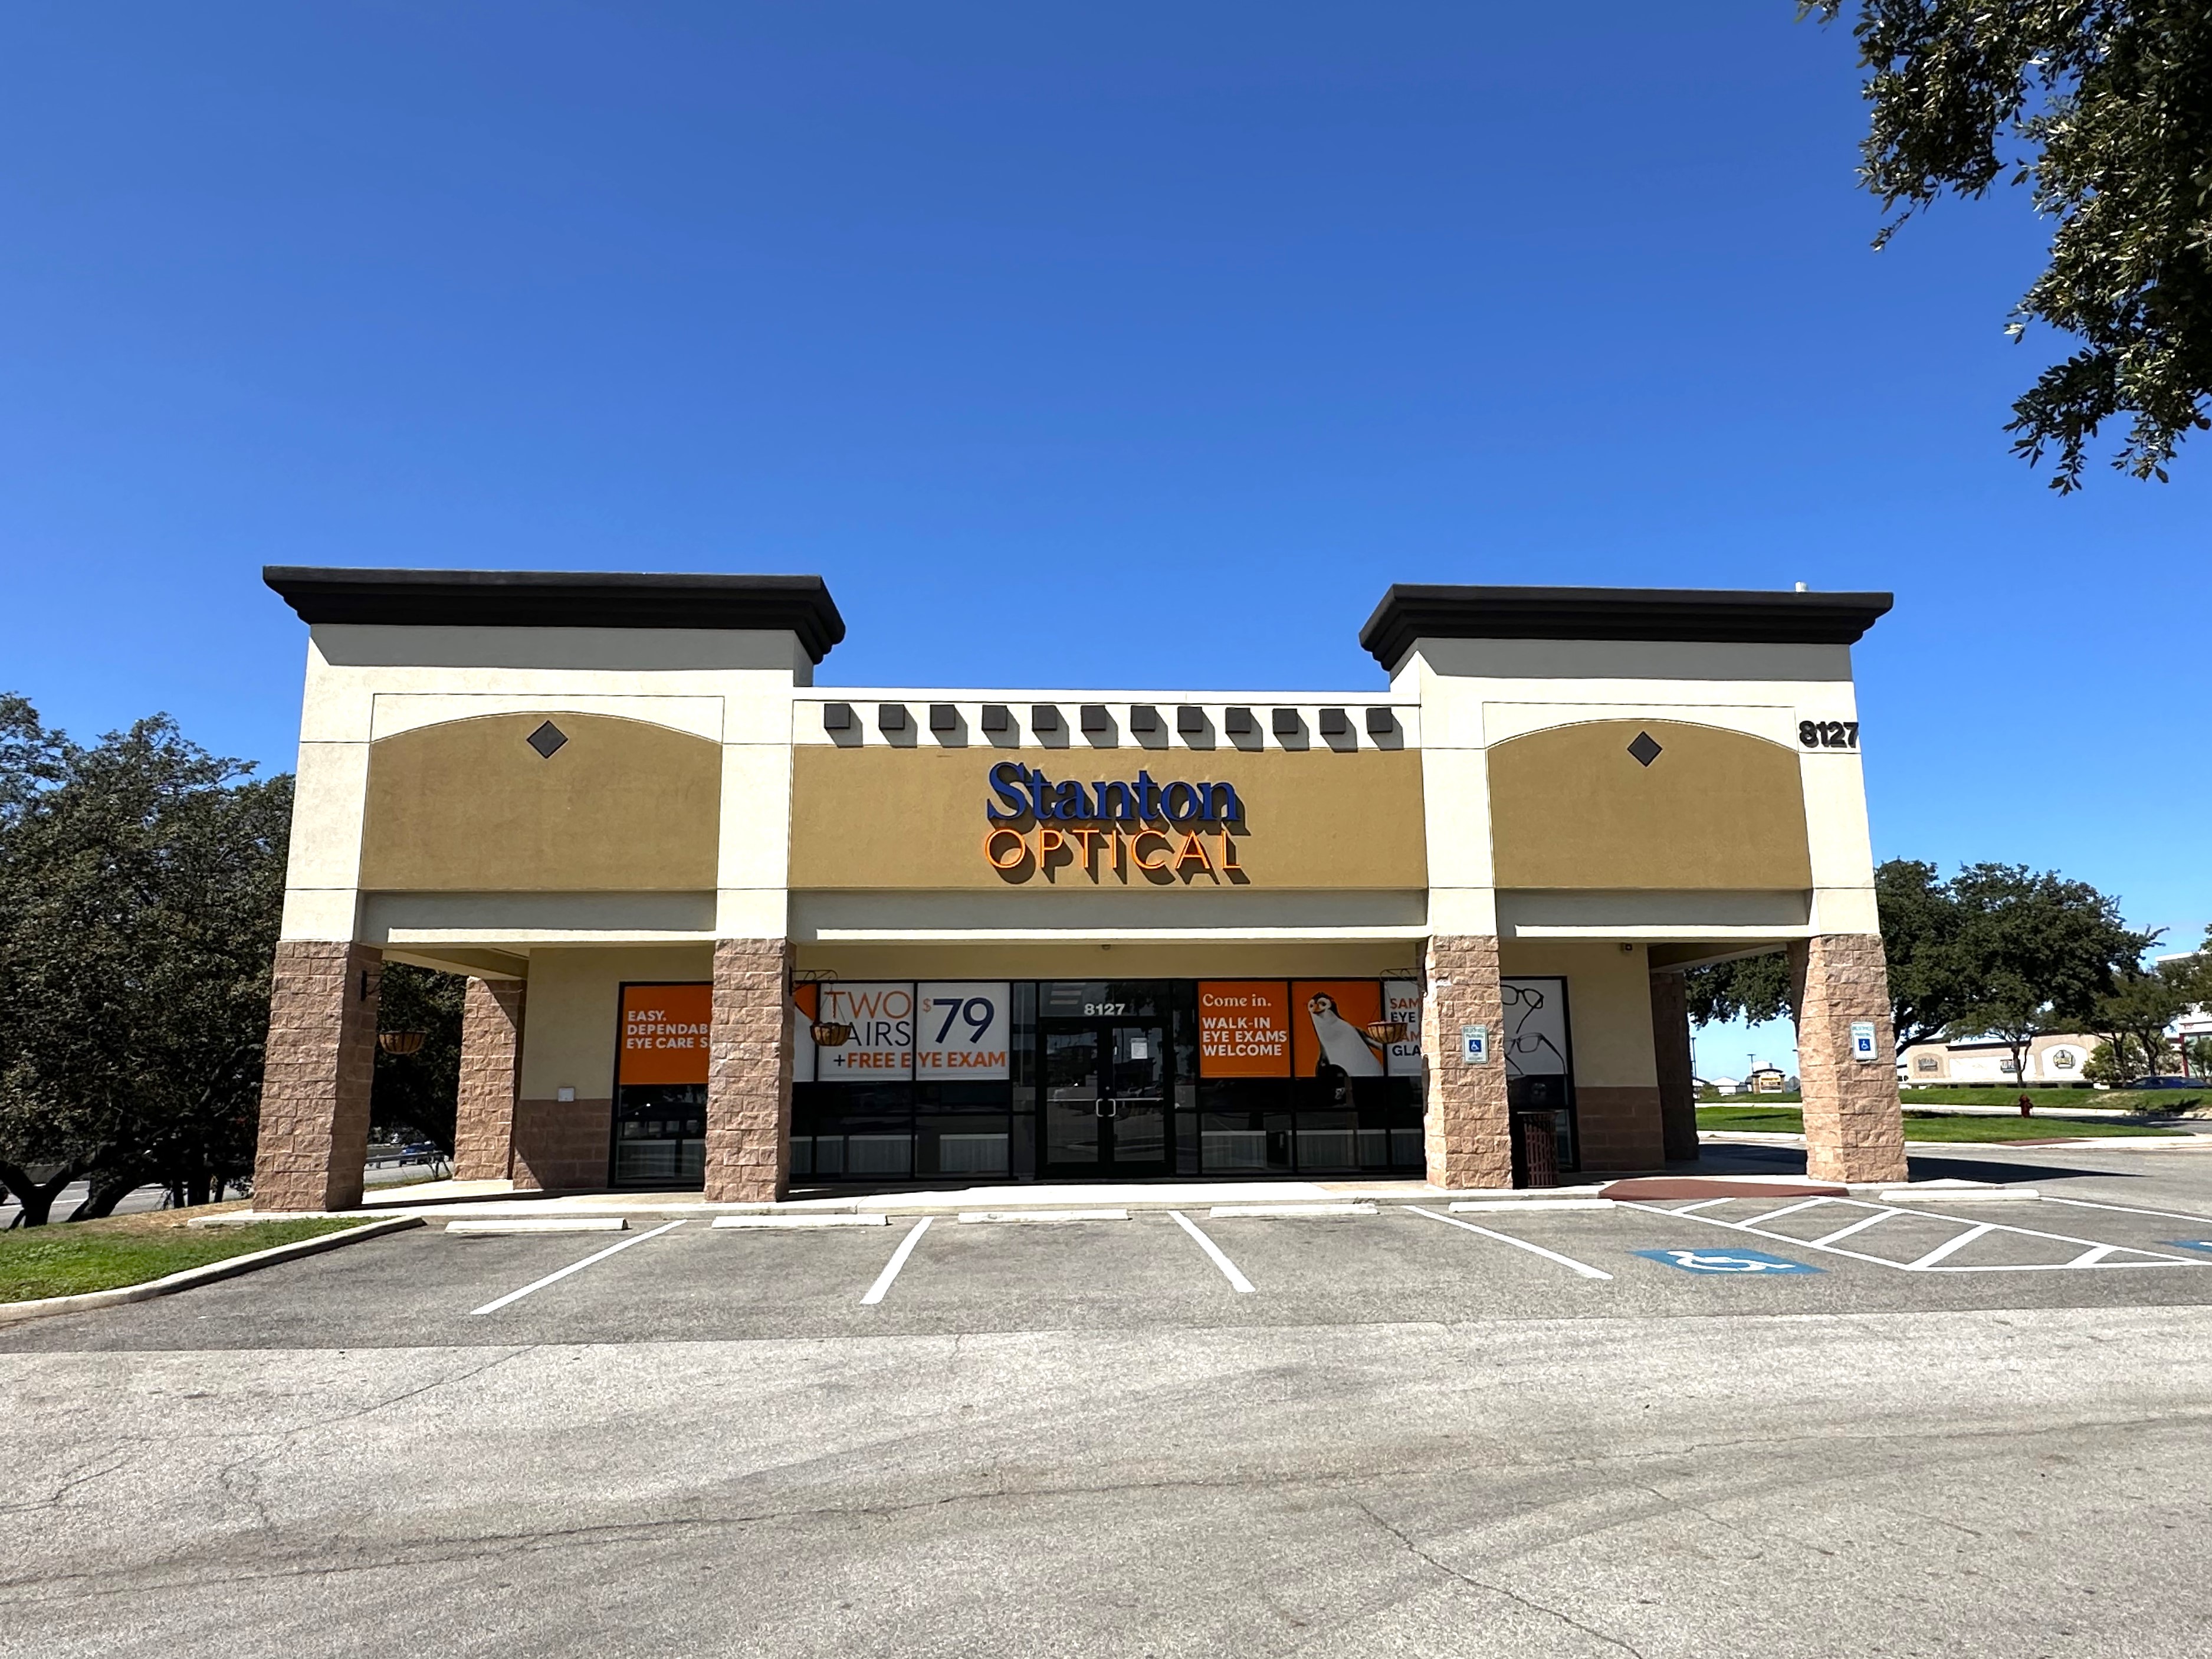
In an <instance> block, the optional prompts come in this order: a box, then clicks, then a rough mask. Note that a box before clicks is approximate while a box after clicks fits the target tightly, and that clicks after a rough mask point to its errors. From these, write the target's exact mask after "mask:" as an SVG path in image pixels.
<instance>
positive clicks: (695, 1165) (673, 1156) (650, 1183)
mask: <svg viewBox="0 0 2212 1659" xmlns="http://www.w3.org/2000/svg"><path fill="white" fill-rule="evenodd" d="M615 1096H616V1098H615V1121H614V1133H615V1156H614V1170H613V1176H614V1183H615V1185H617V1186H618V1187H687V1186H688V1187H696V1186H697V1185H699V1184H700V1183H701V1182H703V1181H704V1180H705V1179H706V1178H707V1088H706V1085H704V1084H700V1083H641V1084H624V1085H622V1086H620V1087H619V1088H617V1090H616V1091H615Z"/></svg>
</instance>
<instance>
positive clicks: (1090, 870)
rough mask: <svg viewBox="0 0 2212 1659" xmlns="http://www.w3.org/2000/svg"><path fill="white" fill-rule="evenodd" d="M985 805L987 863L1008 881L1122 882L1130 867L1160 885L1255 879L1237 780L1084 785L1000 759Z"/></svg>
mask: <svg viewBox="0 0 2212 1659" xmlns="http://www.w3.org/2000/svg"><path fill="white" fill-rule="evenodd" d="M989 781H990V786H991V798H990V799H987V800H986V801H985V803H984V806H983V816H984V817H986V818H987V819H988V820H989V821H990V826H991V827H990V828H989V829H986V830H985V831H984V832H983V858H984V861H985V862H987V864H989V865H990V866H991V867H992V868H993V869H994V870H995V871H997V872H999V873H1000V875H1001V876H1003V877H1005V878H1007V879H1009V880H1014V881H1022V880H1026V879H1028V878H1030V876H1033V875H1037V874H1042V875H1043V877H1044V878H1045V879H1046V880H1048V881H1051V880H1054V879H1055V878H1057V876H1058V875H1059V873H1060V872H1061V871H1063V870H1066V871H1070V872H1081V873H1082V874H1084V875H1085V876H1087V877H1089V878H1090V879H1091V882H1092V883H1093V884H1097V883H1099V882H1102V881H1103V880H1105V879H1107V878H1109V877H1110V878H1115V879H1117V880H1119V881H1121V882H1122V883H1124V884H1127V881H1128V879H1129V877H1130V873H1131V872H1136V873H1137V875H1139V877H1140V878H1143V879H1144V880H1146V881H1149V882H1152V883H1153V884H1156V885H1163V886H1164V885H1166V884H1170V883H1174V882H1177V881H1180V882H1182V883H1183V884H1188V883H1190V882H1192V881H1196V880H1201V879H1210V880H1212V881H1214V882H1217V883H1218V882H1222V881H1231V882H1238V883H1242V882H1243V881H1245V880H1246V879H1248V878H1247V877H1246V876H1245V874H1244V870H1243V866H1242V865H1240V864H1239V863H1238V862H1237V842H1236V839H1235V837H1236V835H1237V833H1238V832H1240V831H1241V830H1243V827H1244V803H1243V800H1242V799H1239V798H1238V796H1237V787H1236V786H1235V785H1234V784H1230V783H1188V782H1185V781H1182V780H1181V779H1176V780H1174V781H1170V782H1166V783H1160V782H1157V781H1154V779H1153V777H1152V774H1151V773H1150V772H1145V771H1140V772H1139V773H1138V774H1137V775H1136V777H1135V779H1134V780H1133V781H1129V782H1120V781H1100V782H1097V783H1089V784H1085V783H1078V782H1076V781H1073V780H1072V779H1055V778H1051V777H1048V776H1047V775H1045V773H1044V771H1043V769H1042V768H1040V767H1035V766H1025V765H1024V764H1022V763H1020V762H1018V761H1001V762H1000V763H998V764H997V765H996V766H994V767H993V768H992V769H991V771H990V775H989Z"/></svg>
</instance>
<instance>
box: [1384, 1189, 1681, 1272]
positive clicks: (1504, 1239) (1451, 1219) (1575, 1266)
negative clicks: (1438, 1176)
mask: <svg viewBox="0 0 2212 1659" xmlns="http://www.w3.org/2000/svg"><path fill="white" fill-rule="evenodd" d="M1406 1207H1407V1209H1408V1210H1410V1211H1412V1212H1413V1213H1414V1214H1415V1215H1425V1216H1426V1217H1428V1218H1429V1219H1430V1220H1431V1221H1441V1222H1443V1224H1444V1225H1445V1226H1447V1227H1463V1228H1465V1229H1466V1230H1467V1231H1468V1232H1471V1233H1480V1234H1481V1235H1482V1236H1483V1237H1485V1238H1494V1239H1496V1240H1497V1241H1498V1243H1500V1244H1510V1245H1511V1246H1512V1247H1513V1248H1514V1249H1516V1250H1526V1251H1528V1254H1529V1255H1541V1256H1542V1257H1543V1258H1544V1260H1545V1261H1556V1262H1558V1263H1559V1265H1560V1266H1561V1267H1565V1268H1567V1269H1569V1270H1571V1272H1574V1273H1580V1274H1581V1275H1582V1276H1583V1278H1584V1279H1611V1278H1612V1277H1613V1275H1612V1274H1611V1273H1606V1272H1604V1271H1602V1270H1601V1269H1600V1268H1596V1267H1591V1266H1590V1265H1589V1262H1587V1261H1576V1260H1575V1259H1574V1257H1572V1256H1571V1255H1560V1254H1559V1252H1558V1251H1557V1250H1547V1249H1545V1248H1544V1247H1543V1246H1542V1245H1541V1244H1531V1243H1529V1242H1528V1240H1527V1239H1525V1238H1516V1237H1513V1235H1512V1234H1510V1233H1498V1232H1492V1231H1491V1230H1490V1229H1489V1228H1487V1227H1478V1226H1476V1225H1474V1223H1473V1222H1472V1221H1462V1220H1460V1219H1459V1218H1457V1217H1456V1216H1449V1215H1442V1214H1439V1213H1438V1212H1436V1211H1434V1210H1425V1209H1423V1208H1422V1207H1421V1206H1419V1205H1418V1204H1408V1205H1407V1206H1406ZM1641 1207H1642V1206H1638V1208H1641ZM1661 1213H1662V1215H1663V1214H1666V1213H1668V1212H1665V1211H1662V1212H1661ZM1700 1219H1703V1218H1702V1217H1700Z"/></svg>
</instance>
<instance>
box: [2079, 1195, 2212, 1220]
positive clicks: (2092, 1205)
mask: <svg viewBox="0 0 2212 1659" xmlns="http://www.w3.org/2000/svg"><path fill="white" fill-rule="evenodd" d="M2043 1201H2044V1202H2045V1204H2071V1205H2073V1206H2075V1207H2076V1208H2077V1209H2083V1210H2118V1212H2120V1213H2121V1214H2123V1215H2155V1216H2163V1217H2165V1218H2166V1219H2167V1220H2168V1221H2193V1222H2195V1223H2196V1224H2197V1225H2198V1226H2200V1227H2212V1216H2203V1215H2185V1214H2183V1213H2182V1212H2180V1211H2179V1210H2145V1209H2140V1208H2138V1207H2137V1206H2135V1205H2133V1204H2100V1203H2099V1202H2098V1201H2097V1200H2095V1199H2093V1198H2059V1197H2057V1196H2056V1195H2054V1194H2051V1193H2045V1194H2044V1195H2043Z"/></svg>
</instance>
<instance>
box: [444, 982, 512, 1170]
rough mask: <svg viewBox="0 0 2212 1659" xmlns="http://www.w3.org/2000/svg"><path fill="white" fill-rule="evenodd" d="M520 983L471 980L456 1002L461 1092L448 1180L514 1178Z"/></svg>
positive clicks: (457, 1107)
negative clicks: (459, 1005)
mask: <svg viewBox="0 0 2212 1659" xmlns="http://www.w3.org/2000/svg"><path fill="white" fill-rule="evenodd" d="M523 992H524V985H523V981H520V980H519V979H476V978H473V977H472V978H471V979H470V981H469V983H468V990H467V992H466V993H465V994H464V996H463V998H462V1000H461V1087H460V1093H459V1097H458V1098H457V1099H456V1100H455V1102H454V1110H453V1179H454V1180H456V1181H505V1180H507V1178H508V1177H509V1176H511V1175H512V1174H513V1158H514V1100H515V1085H516V1082H517V1080H518V1079H519V1075H520V1070H521V1064H522V999H523Z"/></svg>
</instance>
